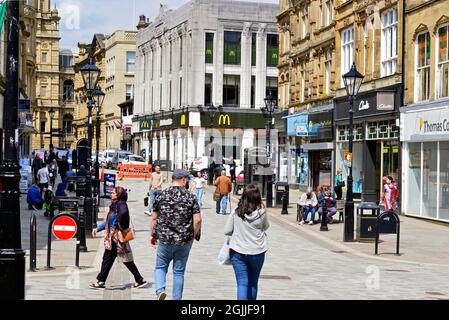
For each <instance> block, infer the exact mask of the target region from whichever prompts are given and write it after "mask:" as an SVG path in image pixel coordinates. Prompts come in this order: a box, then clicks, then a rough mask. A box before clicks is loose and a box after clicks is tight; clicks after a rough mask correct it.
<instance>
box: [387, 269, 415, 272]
mask: <svg viewBox="0 0 449 320" xmlns="http://www.w3.org/2000/svg"><path fill="white" fill-rule="evenodd" d="M385 271H389V272H410V271H408V270H399V269H387V270H385Z"/></svg>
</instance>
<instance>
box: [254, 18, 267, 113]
mask: <svg viewBox="0 0 449 320" xmlns="http://www.w3.org/2000/svg"><path fill="white" fill-rule="evenodd" d="M265 28H266V24H261V25H260V27H259V31H258V32H257V42H256V52H257V53H256V97H255V103H256V108H259V109H260V108H262V107H263V106H264V99H265V91H266V86H267V54H266V52H267V34H266V31H265Z"/></svg>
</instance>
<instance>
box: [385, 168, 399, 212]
mask: <svg viewBox="0 0 449 320" xmlns="http://www.w3.org/2000/svg"><path fill="white" fill-rule="evenodd" d="M384 182H385V184H384V187H383V189H382V196H381V202H383V203H384V207H385V211H387V212H394V211H396V209H397V202H396V199H397V196H398V187H397V186H396V184H395V183H394V180H393V178H392V177H391V176H388V177H384Z"/></svg>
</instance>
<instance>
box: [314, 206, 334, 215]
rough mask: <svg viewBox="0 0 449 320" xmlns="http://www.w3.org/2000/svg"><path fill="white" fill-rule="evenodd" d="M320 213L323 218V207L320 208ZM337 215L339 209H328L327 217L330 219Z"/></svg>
mask: <svg viewBox="0 0 449 320" xmlns="http://www.w3.org/2000/svg"><path fill="white" fill-rule="evenodd" d="M318 213H319V215H320V216H321V215H322V214H323V207H322V206H320V207H319V208H318ZM336 213H337V209H336V208H335V207H329V208H327V217H328V218H330V217H332V216H334V215H335V214H336Z"/></svg>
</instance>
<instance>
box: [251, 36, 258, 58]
mask: <svg viewBox="0 0 449 320" xmlns="http://www.w3.org/2000/svg"><path fill="white" fill-rule="evenodd" d="M256 55H257V33H253V34H252V35H251V65H252V66H255V65H256V61H257V60H256Z"/></svg>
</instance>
